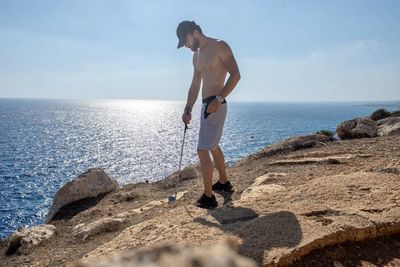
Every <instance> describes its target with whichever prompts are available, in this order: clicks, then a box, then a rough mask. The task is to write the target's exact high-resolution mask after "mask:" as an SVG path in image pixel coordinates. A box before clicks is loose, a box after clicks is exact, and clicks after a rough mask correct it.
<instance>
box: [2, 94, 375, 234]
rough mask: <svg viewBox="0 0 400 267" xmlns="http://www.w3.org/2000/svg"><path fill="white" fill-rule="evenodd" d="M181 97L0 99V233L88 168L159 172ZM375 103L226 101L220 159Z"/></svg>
mask: <svg viewBox="0 0 400 267" xmlns="http://www.w3.org/2000/svg"><path fill="white" fill-rule="evenodd" d="M184 106H185V102H183V101H163V100H108V99H107V100H106V99H102V100H48V99H0V239H4V238H6V237H7V236H8V235H9V234H10V233H12V232H14V231H15V230H16V229H18V228H19V227H28V226H32V225H34V224H41V223H44V220H45V217H46V215H47V212H48V210H49V208H50V206H51V204H52V201H53V197H54V195H55V193H56V192H57V191H58V189H59V188H60V187H61V186H62V185H64V184H65V183H66V182H68V181H70V180H72V179H74V178H75V177H76V176H78V175H79V174H81V173H82V172H84V171H86V170H87V169H88V168H92V167H99V168H103V169H104V170H105V171H106V172H107V173H108V174H109V175H110V176H111V177H112V178H114V179H115V180H117V181H118V183H119V184H120V185H124V184H134V183H138V182H144V181H149V182H154V181H158V180H161V179H163V178H165V177H166V176H168V175H169V174H171V173H173V172H175V171H177V170H178V168H179V159H180V155H181V154H180V153H181V147H182V142H183V135H184V124H183V122H182V119H181V116H182V111H183V109H184ZM376 109H377V107H376V106H374V105H372V106H371V105H370V106H368V105H361V104H359V103H269V102H268V103H261V102H254V103H250V102H246V103H245V102H243V103H240V102H228V115H227V118H226V122H225V128H224V134H223V137H222V140H221V143H220V146H221V148H222V150H223V152H224V154H225V158H226V162H227V164H228V165H232V164H233V163H234V162H235V161H237V160H238V159H240V158H242V157H245V156H247V155H249V154H252V153H255V152H257V151H258V150H260V149H262V148H263V147H265V146H267V145H269V144H271V143H273V142H276V141H279V140H282V139H285V138H288V137H291V136H295V135H304V134H310V133H314V132H316V131H318V130H330V131H335V129H336V126H337V124H339V123H340V122H342V121H343V120H347V119H352V118H354V117H360V116H367V115H369V114H371V113H372V112H373V111H374V110H376ZM199 119H200V106H199V104H196V105H195V107H194V109H193V118H192V121H191V123H190V124H189V129H188V130H187V132H186V136H185V143H184V150H183V159H182V168H184V167H185V166H188V165H190V164H193V163H197V162H198V158H197V152H196V146H197V137H198V131H199Z"/></svg>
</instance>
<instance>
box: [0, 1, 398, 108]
mask: <svg viewBox="0 0 400 267" xmlns="http://www.w3.org/2000/svg"><path fill="white" fill-rule="evenodd" d="M399 14H400V1H398V0H392V1H390V0H374V1H371V0H335V1H323V0H320V1H317V0H314V1H307V0H303V1H297V0H293V1H289V0H276V1H266V0H260V1H252V0H247V1H245V0H236V1H232V0H230V1H228V0H218V1H215V0H210V1H209V0H202V1H179V0H169V1H161V0H160V1H134V0H131V1H120V0H118V1H105V0H64V1H54V0H48V1H45V0H35V1H21V0H1V1H0V97H1V98H14V97H16V98H20V97H23V98H62V99H64V98H66V99H82V98H83V99H86V98H90V99H96V98H112V99H114V98H116V99H166V100H185V99H186V97H187V92H188V88H189V85H190V82H191V79H192V75H193V66H192V54H193V53H192V52H191V51H190V50H189V49H179V50H178V49H176V45H177V42H178V39H177V37H176V27H177V25H178V23H179V22H181V21H182V20H194V21H195V22H196V23H198V24H199V25H200V26H201V27H202V29H203V32H204V34H205V35H206V36H210V37H213V38H218V39H222V40H224V41H226V42H227V43H228V44H229V45H230V47H231V48H232V51H233V53H234V56H235V58H236V61H237V62H238V66H239V69H240V73H241V77H242V78H241V80H240V82H239V84H238V86H237V87H236V88H235V89H234V91H233V92H232V93H231V94H230V95H229V96H228V99H230V100H232V101H272V102H274V101H276V102H286V101H287V102H292V101H392V100H400V49H399V48H400V16H399Z"/></svg>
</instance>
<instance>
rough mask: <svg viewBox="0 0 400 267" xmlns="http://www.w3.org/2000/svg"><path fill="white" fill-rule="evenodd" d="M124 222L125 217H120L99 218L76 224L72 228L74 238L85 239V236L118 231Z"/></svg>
mask: <svg viewBox="0 0 400 267" xmlns="http://www.w3.org/2000/svg"><path fill="white" fill-rule="evenodd" d="M124 222H125V219H122V218H101V219H99V220H97V221H94V222H91V223H89V224H88V225H85V224H78V225H76V226H75V227H74V230H73V235H74V237H75V238H76V239H79V240H81V241H85V240H86V239H87V238H89V237H92V236H96V235H98V234H100V233H104V232H115V231H118V230H119V229H120V228H121V226H122V224H123V223H124Z"/></svg>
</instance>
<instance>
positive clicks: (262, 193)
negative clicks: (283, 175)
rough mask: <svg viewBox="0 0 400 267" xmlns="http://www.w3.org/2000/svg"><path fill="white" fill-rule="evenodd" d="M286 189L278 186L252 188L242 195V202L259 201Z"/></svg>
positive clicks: (268, 185)
mask: <svg viewBox="0 0 400 267" xmlns="http://www.w3.org/2000/svg"><path fill="white" fill-rule="evenodd" d="M284 189H285V187H283V186H281V185H277V184H266V185H258V186H250V187H249V188H247V189H246V190H244V192H243V193H242V196H241V197H240V202H241V203H243V202H248V201H256V200H257V199H260V198H266V197H267V195H269V194H273V193H275V192H277V191H280V190H284Z"/></svg>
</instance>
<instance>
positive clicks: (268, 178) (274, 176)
mask: <svg viewBox="0 0 400 267" xmlns="http://www.w3.org/2000/svg"><path fill="white" fill-rule="evenodd" d="M286 176H287V174H286V173H281V172H270V173H266V174H264V175H262V176H260V177H257V178H256V179H255V181H254V183H253V184H252V186H258V185H265V184H268V183H270V182H274V181H276V180H280V179H284V178H286Z"/></svg>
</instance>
